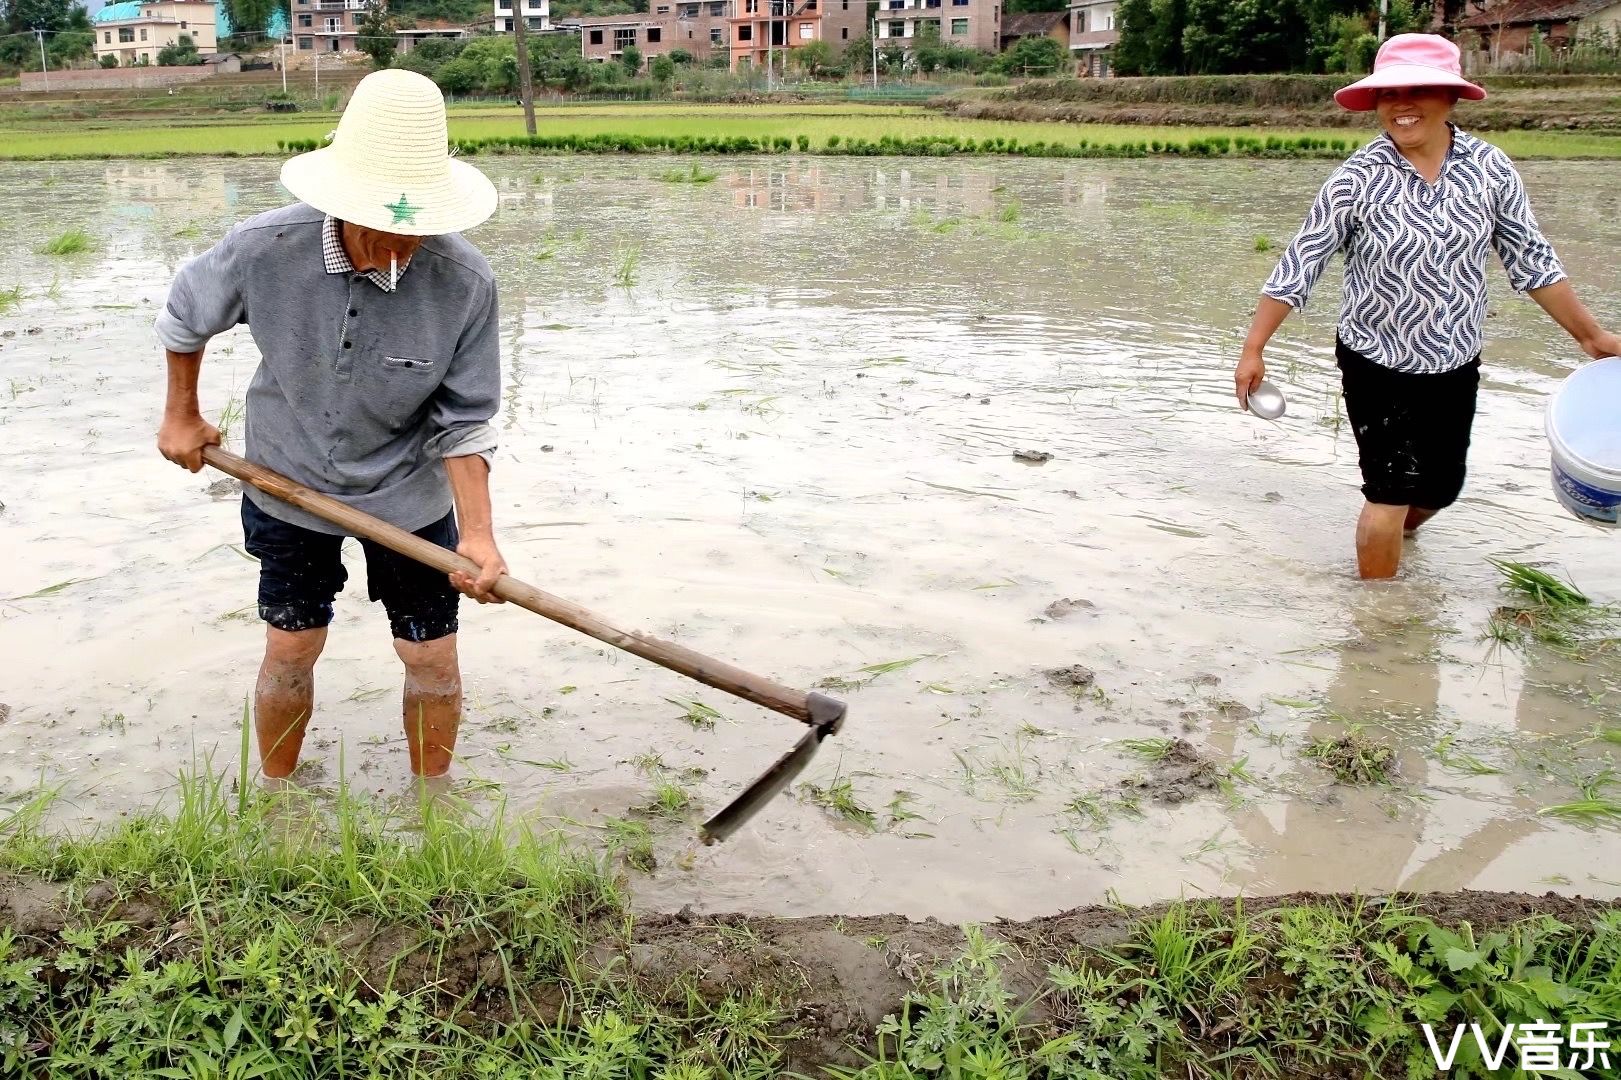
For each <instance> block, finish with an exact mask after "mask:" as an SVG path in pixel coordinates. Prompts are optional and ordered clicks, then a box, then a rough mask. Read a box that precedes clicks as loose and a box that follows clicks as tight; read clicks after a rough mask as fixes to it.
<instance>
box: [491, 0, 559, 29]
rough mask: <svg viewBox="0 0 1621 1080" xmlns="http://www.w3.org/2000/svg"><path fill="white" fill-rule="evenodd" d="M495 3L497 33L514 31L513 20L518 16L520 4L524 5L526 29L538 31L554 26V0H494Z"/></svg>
mask: <svg viewBox="0 0 1621 1080" xmlns="http://www.w3.org/2000/svg"><path fill="white" fill-rule="evenodd" d="M494 3H495V30H496V32H497V33H501V34H510V33H512V22H513V20H514V19H516V18H517V17H518V14H517V6H516V5H518V4H522V5H523V17H524V28H525V29H527V30H533V31H536V32H537V33H538V32H540V31H543V30H550V29H551V28H552V0H494Z"/></svg>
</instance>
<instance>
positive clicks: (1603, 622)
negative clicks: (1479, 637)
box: [1483, 559, 1615, 654]
mask: <svg viewBox="0 0 1621 1080" xmlns="http://www.w3.org/2000/svg"><path fill="white" fill-rule="evenodd" d="M1487 561H1488V562H1489V563H1490V564H1491V565H1492V567H1493V568H1494V569H1496V570H1497V572H1498V574H1499V575H1501V578H1502V580H1501V581H1500V582H1499V583H1498V585H1499V587H1500V588H1501V589H1502V590H1503V591H1504V592H1507V593H1510V594H1512V595H1514V596H1515V597H1517V598H1518V599H1519V603H1517V604H1508V605H1504V606H1502V607H1500V608H1497V609H1496V610H1494V611H1493V612H1492V613H1491V615H1490V616H1489V617H1488V618H1487V621H1486V631H1485V634H1484V635H1483V636H1484V637H1485V638H1486V639H1487V640H1490V641H1493V642H1495V643H1496V644H1498V645H1507V646H1509V647H1513V648H1517V647H1522V646H1524V645H1526V644H1527V643H1528V642H1532V641H1535V642H1536V643H1538V644H1540V645H1544V646H1547V647H1549V648H1551V649H1555V650H1558V651H1561V652H1565V653H1568V654H1581V653H1584V652H1586V651H1589V650H1592V649H1598V648H1605V647H1608V646H1610V645H1613V644H1614V643H1615V639H1614V638H1613V637H1612V636H1610V630H1611V628H1612V626H1613V623H1614V621H1615V611H1614V609H1612V608H1610V607H1606V606H1601V605H1598V604H1595V603H1593V601H1592V600H1591V599H1589V598H1588V597H1587V595H1586V594H1585V593H1583V592H1581V590H1579V589H1577V588H1576V587H1575V586H1574V585H1572V584H1571V583H1570V582H1567V581H1561V580H1560V579H1558V578H1556V577H1554V576H1553V575H1552V574H1549V573H1548V572H1546V571H1544V570H1539V569H1536V568H1535V567H1532V566H1527V565H1526V564H1524V563H1518V562H1512V561H1510V560H1507V559H1489V560H1487Z"/></svg>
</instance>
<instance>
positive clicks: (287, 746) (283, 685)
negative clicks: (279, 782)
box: [253, 626, 326, 778]
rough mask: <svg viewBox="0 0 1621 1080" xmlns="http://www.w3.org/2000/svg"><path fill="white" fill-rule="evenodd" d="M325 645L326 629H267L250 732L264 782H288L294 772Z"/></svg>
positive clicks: (313, 703) (307, 723)
mask: <svg viewBox="0 0 1621 1080" xmlns="http://www.w3.org/2000/svg"><path fill="white" fill-rule="evenodd" d="M325 645H326V627H324V626H322V627H317V628H316V629H314V630H278V629H276V628H275V627H274V626H267V627H265V659H264V663H263V664H261V665H260V667H259V684H258V686H256V687H255V688H254V692H253V727H254V732H255V733H256V734H257V735H258V738H259V761H260V764H261V767H262V768H263V769H264V774H265V775H266V776H269V777H273V778H279V777H283V776H287V775H288V774H290V773H291V772H292V771H293V770H294V769H295V768H297V767H298V752H299V750H300V749H301V748H302V747H303V745H304V731H305V729H306V728H307V727H308V726H309V722H310V715H311V714H312V713H313V712H314V711H315V661H316V659H317V658H318V657H319V656H320V655H321V649H322V648H323V647H324V646H325Z"/></svg>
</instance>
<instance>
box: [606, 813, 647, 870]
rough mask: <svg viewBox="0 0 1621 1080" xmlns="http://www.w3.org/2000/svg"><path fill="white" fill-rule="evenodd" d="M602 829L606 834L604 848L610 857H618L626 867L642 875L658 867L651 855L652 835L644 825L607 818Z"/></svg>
mask: <svg viewBox="0 0 1621 1080" xmlns="http://www.w3.org/2000/svg"><path fill="white" fill-rule="evenodd" d="M602 829H603V831H604V832H606V833H607V840H606V842H605V844H604V846H605V847H606V848H607V850H608V853H609V854H610V855H618V856H619V857H620V858H622V859H624V860H625V862H626V864H627V865H629V866H631V867H633V868H635V869H637V870H641V871H643V872H644V873H649V874H650V873H652V872H653V870H654V869H656V868H657V867H658V858H657V857H656V856H655V855H654V854H653V833H652V831H651V830H649V829H648V827H647V826H646V825H645V824H643V823H642V822H640V821H631V820H628V819H626V818H607V819H605V820H604V821H603V823H602Z"/></svg>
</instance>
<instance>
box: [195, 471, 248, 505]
mask: <svg viewBox="0 0 1621 1080" xmlns="http://www.w3.org/2000/svg"><path fill="white" fill-rule="evenodd" d="M203 490H204V491H205V492H207V494H208V497H209V498H210V499H213V500H214V501H215V502H224V501H225V500H226V499H230V498H234V497H235V496H237V495H240V494H242V481H240V480H237V479H235V478H233V477H229V476H227V477H225V478H224V479H223V480H216V481H214V482H213V483H212V484H209V485H208V486H207V487H206V488H204V489H203Z"/></svg>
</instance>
